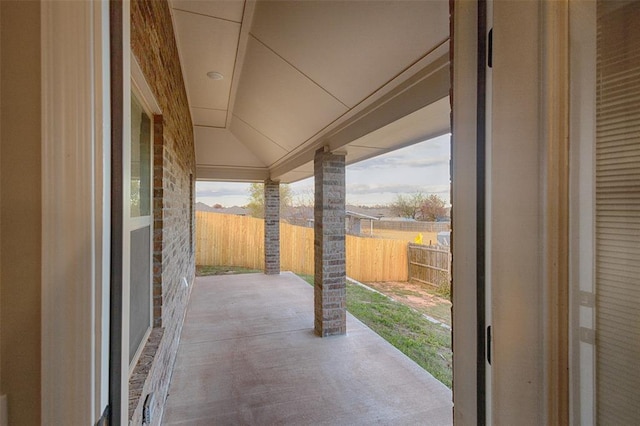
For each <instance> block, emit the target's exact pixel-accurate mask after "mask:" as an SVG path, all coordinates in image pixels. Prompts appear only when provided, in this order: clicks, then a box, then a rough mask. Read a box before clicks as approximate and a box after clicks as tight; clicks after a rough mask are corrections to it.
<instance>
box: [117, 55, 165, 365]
mask: <svg viewBox="0 0 640 426" xmlns="http://www.w3.org/2000/svg"><path fill="white" fill-rule="evenodd" d="M131 60H132V61H135V57H134V56H133V54H132V55H131ZM137 66H138V65H137V62H136V65H135V67H134V66H133V62H132V67H131V73H132V75H131V93H130V94H129V96H135V98H136V100H137V101H138V102H139V103H140V105H141V106H142V110H143V112H144V113H145V114H146V115H147V117H148V119H149V121H150V123H149V124H150V127H149V209H150V210H149V213H150V214H149V215H145V216H137V217H130V212H129V214H127V215H126V216H125V219H124V231H125V234H126V236H125V241H127V242H128V244H129V246H130V244H131V232H132V231H135V230H138V229H142V228H145V227H149V295H150V298H149V327H148V328H147V331H146V332H145V334H144V337H143V338H142V340H141V341H140V346H139V347H138V349H136V353H135V354H134V356H133V358H132V359H131V361H130V362H129V376H131V373H133V370H134V368H135V366H136V363H137V362H138V359H139V358H140V355H141V354H142V350H143V349H144V346H145V344H146V342H147V340H148V339H149V335H150V334H151V330H152V329H153V219H152V218H153V150H154V146H153V143H154V125H153V113H152V112H151V111H150V110H149V105H156V106H157V102H156V100H155V98H154V97H153V95H152V94H151V91H150V90H151V89H150V88H149V85H148V84H147V82H146V80H145V79H144V76H143V75H142V74H141V73H138V71H139V68H138V71H134V68H136V67H137ZM140 87H144V88H146V89H144V90H148V91H149V92H148V96H150V98H149V99H147V98H145V97H144V95H143V92H141V91H140V89H139V88H140ZM157 111H160V108H159V107H158V108H157ZM130 121H131V120H130ZM130 124H131V123H130ZM130 133H131V130H129V134H130ZM131 143H132V141H131V139H130V140H129V142H128V147H127V146H125V149H126V150H127V151H126V153H125V158H127V157H128V158H130V153H131ZM123 170H124V173H125V176H127V179H126V180H123V184H124V185H125V188H123V193H125V194H129V191H130V188H131V185H130V182H131V161H130V160H129V161H128V162H127V163H125V164H124V167H123ZM129 195H130V194H129ZM129 195H125V200H126V201H127V207H126V210H129V209H130V201H129V200H130V196H129ZM123 255H124V256H127V257H128V258H130V256H131V253H130V251H129V252H124V253H123ZM130 266H131V265H129V267H130ZM123 273H124V274H126V275H127V280H128V279H129V271H128V270H126V271H125V270H123ZM129 284H131V283H129ZM126 297H130V295H129V294H127V296H126Z"/></svg>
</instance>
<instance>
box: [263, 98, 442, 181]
mask: <svg viewBox="0 0 640 426" xmlns="http://www.w3.org/2000/svg"><path fill="white" fill-rule="evenodd" d="M449 113H450V106H449V98H448V97H446V98H443V99H441V100H439V101H437V102H434V103H433V104H430V105H427V106H426V107H424V108H421V109H419V110H418V111H415V112H413V113H411V114H409V115H407V116H405V117H403V118H401V119H399V120H396V121H394V122H393V123H390V124H388V125H386V126H384V127H381V128H379V129H377V130H375V131H373V132H371V133H369V134H367V135H365V136H363V137H361V138H359V139H356V140H355V141H353V142H351V143H350V144H347V145H345V146H342V147H340V148H339V150H340V151H346V153H347V158H346V162H347V164H354V163H357V162H358V161H363V160H366V159H368V158H372V157H375V156H377V155H380V154H384V153H387V152H390V151H394V150H396V149H400V148H403V147H406V146H409V145H413V144H415V143H418V142H423V141H426V140H429V139H432V138H435V137H437V136H441V135H443V134H446V133H449V132H450V127H449V125H448V123H449V117H450V115H449ZM309 176H313V162H307V163H305V164H303V165H301V166H300V167H296V168H295V169H293V170H291V171H287V172H286V173H283V174H282V175H281V176H272V178H278V179H280V180H281V181H282V182H295V181H298V180H301V179H305V178H308V177H309Z"/></svg>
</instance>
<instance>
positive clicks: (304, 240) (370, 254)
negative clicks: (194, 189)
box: [196, 211, 408, 282]
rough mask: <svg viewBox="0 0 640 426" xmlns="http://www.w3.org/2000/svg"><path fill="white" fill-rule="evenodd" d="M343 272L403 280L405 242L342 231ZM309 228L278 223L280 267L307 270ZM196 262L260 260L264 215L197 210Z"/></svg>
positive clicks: (252, 264)
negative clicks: (247, 215) (343, 241)
mask: <svg viewBox="0 0 640 426" xmlns="http://www.w3.org/2000/svg"><path fill="white" fill-rule="evenodd" d="M345 244H346V252H347V275H348V276H350V277H352V278H354V279H356V280H358V281H365V282H372V281H407V278H408V275H407V264H408V258H407V244H408V243H406V242H404V241H400V240H385V239H378V238H360V237H354V236H351V235H347V237H346V242H345ZM313 252H314V245H313V229H311V228H305V227H301V226H293V225H289V224H287V223H280V267H281V269H282V270H285V271H293V272H296V273H302V274H309V275H312V274H313V272H314V257H313V256H314V253H313ZM196 263H197V264H198V265H224V266H241V267H245V268H252V269H262V268H263V266H264V221H263V220H262V219H255V218H252V217H243V216H234V215H225V214H220V213H210V212H200V211H199V212H196Z"/></svg>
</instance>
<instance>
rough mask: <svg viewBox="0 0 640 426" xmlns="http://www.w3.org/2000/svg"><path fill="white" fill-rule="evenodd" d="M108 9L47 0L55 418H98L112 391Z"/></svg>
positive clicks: (48, 242) (48, 326) (46, 185)
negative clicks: (108, 385)
mask: <svg viewBox="0 0 640 426" xmlns="http://www.w3.org/2000/svg"><path fill="white" fill-rule="evenodd" d="M107 12H108V10H107V8H106V7H104V5H101V3H98V2H50V1H43V2H41V23H42V26H41V51H42V63H41V70H42V378H41V383H42V385H41V386H42V387H41V395H42V406H41V416H42V418H43V419H46V421H47V422H48V423H50V424H93V423H95V422H96V421H97V419H98V417H99V413H101V412H102V409H103V408H104V407H102V404H103V403H104V401H106V399H107V395H106V394H104V390H105V389H106V383H107V382H108V376H105V372H106V371H107V370H106V368H107V365H108V356H105V355H106V352H105V349H106V348H105V341H106V340H105V336H104V335H103V332H104V331H105V330H107V329H108V325H105V306H106V305H105V300H104V299H103V297H104V295H105V294H108V286H109V281H108V269H109V264H108V250H107V251H106V252H105V251H104V250H105V247H108V240H107V241H105V240H104V238H103V237H104V234H103V233H104V231H105V229H108V221H106V222H105V220H104V219H105V218H106V217H108V214H109V213H108V212H109V206H108V204H107V203H106V198H105V194H104V191H105V189H107V188H108V183H105V180H108V179H109V170H108V167H102V165H101V164H100V165H99V164H98V163H101V162H102V161H104V157H103V156H104V155H105V151H104V150H105V149H106V147H105V145H107V144H108V142H107V141H108V139H104V138H105V135H108V134H109V124H110V121H109V119H108V116H109V111H108V108H107V109H105V108H104V106H105V104H107V103H108V98H109V97H108V93H109V92H108V81H109V76H108V73H104V72H102V71H104V69H103V68H102V67H104V66H105V64H108V55H109V51H108V50H106V49H105V46H106V44H105V42H106V40H108V25H106V23H107V22H108V13H107ZM105 185H107V186H105ZM107 238H108V236H107ZM106 271H107V272H106ZM105 289H106V290H105ZM107 309H108V306H107ZM61 384H64V385H63V386H61Z"/></svg>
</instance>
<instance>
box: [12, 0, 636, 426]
mask: <svg viewBox="0 0 640 426" xmlns="http://www.w3.org/2000/svg"><path fill="white" fill-rule="evenodd" d="M294 12H295V13H294ZM450 18H451V21H450ZM0 28H1V31H0V58H1V62H0V102H1V103H0V111H1V116H0V138H1V144H0V200H1V203H0V278H1V280H0V295H1V299H0V393H1V394H2V395H4V396H6V401H7V406H8V422H9V424H11V425H23V424H28V425H32V424H60V425H89V424H96V423H98V422H100V421H102V420H104V417H106V416H108V415H109V414H111V418H110V421H109V424H115V425H118V424H126V423H128V422H129V421H131V423H132V424H141V423H142V418H143V406H145V404H146V405H147V408H148V409H149V410H147V412H150V413H151V416H152V418H151V419H148V420H149V423H151V424H158V423H159V422H160V420H161V416H162V410H163V407H164V402H165V398H166V394H167V389H168V383H169V380H170V378H171V373H172V369H173V365H174V360H175V356H176V347H177V343H178V341H179V339H180V335H181V332H182V322H183V318H184V314H185V310H186V308H187V304H188V301H189V296H190V292H191V288H192V285H193V282H194V269H195V265H194V205H195V203H194V183H195V180H197V179H199V180H224V181H245V182H264V183H265V198H266V203H265V215H266V219H265V240H266V241H265V248H266V250H265V273H268V274H275V273H278V272H279V268H280V265H279V242H280V241H279V233H278V226H279V225H278V224H279V218H280V214H279V200H278V198H279V195H278V194H279V191H278V189H279V182H285V183H286V182H293V181H296V180H299V179H303V178H306V177H309V176H312V175H314V176H315V206H314V230H315V234H316V239H315V249H316V250H315V256H316V265H318V268H316V276H315V286H314V291H315V294H316V299H315V302H314V303H315V306H314V308H315V309H314V312H316V317H315V323H314V324H313V325H310V328H311V327H314V330H315V332H316V333H317V334H318V335H320V336H328V335H332V334H345V333H346V320H345V318H346V314H345V311H344V303H342V302H344V280H345V270H344V256H345V246H344V229H345V220H346V219H345V193H344V191H345V172H344V170H345V165H346V164H349V163H352V162H355V161H358V160H361V159H365V158H369V157H372V156H375V155H377V154H380V153H383V152H388V151H390V150H393V149H395V148H398V147H401V146H406V145H408V144H411V143H415V142H419V141H422V140H426V139H429V138H431V137H434V136H439V135H443V134H446V133H448V132H450V131H451V132H452V134H453V137H452V179H451V180H452V200H451V201H452V203H451V204H452V206H453V211H452V227H453V230H452V234H451V248H452V258H453V288H454V290H453V293H452V294H453V296H452V298H453V318H452V320H453V330H454V332H453V347H454V355H453V356H454V359H453V369H454V382H453V395H454V400H455V404H454V408H453V416H454V421H455V423H456V424H458V425H474V424H505V425H511V424H518V423H522V422H526V423H530V424H584V425H590V424H634V423H636V422H637V419H638V418H639V417H640V412H639V411H638V407H640V400H639V396H638V392H637V389H638V388H640V372H639V371H638V369H637V361H638V359H640V348H639V347H638V344H637V342H638V341H640V332H639V328H638V324H639V323H640V310H638V305H639V304H640V291H639V290H638V289H639V288H640V282H639V278H638V277H639V276H640V274H639V273H638V266H637V265H638V264H640V234H639V233H638V217H640V210H639V209H638V206H639V205H640V201H639V200H640V192H639V191H640V190H639V188H640V183H639V177H638V172H637V171H638V170H640V160H639V159H640V143H639V142H638V141H639V140H640V139H639V138H638V123H639V122H640V115H639V114H640V95H639V93H640V87H639V85H640V71H639V70H640V62H639V58H640V52H639V50H638V49H639V48H640V47H639V46H640V44H638V43H637V40H640V2H637V1H626V0H621V1H603V0H597V1H569V0H554V1H551V0H543V1H495V2H484V1H475V0H469V1H455V0H452V1H407V2H398V1H372V2H363V1H360V2H355V1H354V2H352V1H345V2H340V1H336V2H296V1H293V2H286V1H273V2H271V1H262V0H259V1H257V2H253V1H246V2H244V1H238V2H217V1H198V2H191V1H186V0H171V1H170V2H167V1H165V0H157V1H143V0H132V1H131V2H128V1H127V2H122V1H119V0H113V1H110V2H91V1H85V2H79V1H74V2H69V1H37V0H36V1H0ZM355 34H357V37H356V36H354V35H355ZM479 34H480V37H479ZM485 34H486V37H485ZM485 62H486V63H485ZM478 65H479V66H478ZM451 109H452V110H453V111H452V113H451ZM372 216H374V217H377V215H372ZM331 298H338V300H339V302H340V303H332V304H329V303H328V301H329V300H331ZM341 338H345V339H346V338H348V336H347V337H341ZM489 356H490V358H489ZM239 391H242V389H239ZM0 407H2V404H0ZM0 414H4V413H0ZM98 424H102V423H98Z"/></svg>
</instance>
